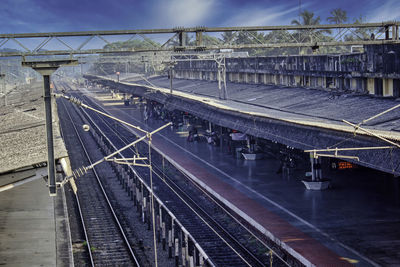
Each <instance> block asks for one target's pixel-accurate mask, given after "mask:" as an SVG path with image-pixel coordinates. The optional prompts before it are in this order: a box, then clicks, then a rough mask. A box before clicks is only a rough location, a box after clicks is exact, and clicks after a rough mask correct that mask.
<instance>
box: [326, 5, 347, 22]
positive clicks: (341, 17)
mask: <svg viewBox="0 0 400 267" xmlns="http://www.w3.org/2000/svg"><path fill="white" fill-rule="evenodd" d="M347 19H348V18H347V12H346V10H343V9H341V8H335V9H333V10H331V16H330V17H328V18H327V20H328V21H329V22H330V23H333V24H341V23H343V22H346V21H347Z"/></svg>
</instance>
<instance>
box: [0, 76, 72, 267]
mask: <svg viewBox="0 0 400 267" xmlns="http://www.w3.org/2000/svg"><path fill="white" fill-rule="evenodd" d="M42 91H43V90H42V84H41V83H36V84H30V85H24V86H21V87H19V88H17V89H16V90H15V92H14V93H13V94H11V95H10V96H9V97H8V98H7V101H5V98H4V97H3V98H2V99H1V100H2V101H4V102H1V103H0V186H4V185H8V184H11V183H15V182H18V181H23V180H24V179H29V180H34V179H36V180H34V181H31V182H27V183H25V184H23V185H20V186H17V187H14V188H11V189H9V190H7V191H3V192H0V265H6V266H73V257H72V246H71V240H70V233H69V225H68V214H67V211H66V206H65V201H64V195H63V192H62V191H61V190H59V191H58V195H57V196H56V197H50V196H49V189H48V187H47V186H46V181H44V180H43V179H42V178H41V177H43V176H46V175H47V168H46V162H47V150H46V132H45V118H44V117H45V115H44V103H43V98H42ZM53 120H54V121H55V123H54V124H53V127H54V128H53V132H54V137H55V141H54V149H55V157H56V159H61V158H65V157H67V156H68V154H67V150H66V148H65V146H64V142H63V140H62V139H61V136H60V131H59V128H58V116H57V111H56V105H55V101H53Z"/></svg>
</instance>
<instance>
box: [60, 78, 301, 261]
mask: <svg viewBox="0 0 400 267" xmlns="http://www.w3.org/2000/svg"><path fill="white" fill-rule="evenodd" d="M62 86H63V87H65V88H66V89H69V88H68V85H67V84H62ZM74 95H75V96H77V95H79V94H76V93H74ZM80 98H81V99H83V100H84V101H86V102H88V103H90V105H92V106H95V105H96V103H95V102H92V101H91V100H90V99H88V98H85V97H83V96H80ZM96 108H98V109H101V107H99V106H97V107H96ZM83 112H84V114H85V118H86V120H87V122H89V121H90V124H91V125H93V126H94V127H93V128H95V129H96V132H99V133H100V134H101V135H102V138H101V139H102V140H103V141H104V140H106V143H108V144H107V145H108V146H110V148H112V149H111V150H117V149H118V148H120V147H123V146H125V145H126V144H128V143H130V142H132V139H133V138H136V136H135V134H133V133H132V132H130V131H129V130H128V129H126V128H124V127H121V126H118V125H117V124H115V122H114V121H112V120H110V119H108V118H104V117H100V116H98V114H97V113H94V112H92V111H88V112H86V111H83ZM103 112H104V111H103ZM116 127H118V131H117V130H116V129H115V128H116ZM138 151H140V156H147V153H148V152H146V148H145V147H143V146H142V147H141V148H140V146H136V147H135V148H133V149H129V150H126V151H123V152H122V153H121V156H122V157H126V158H131V157H132V154H136V155H138V154H137V153H138ZM147 151H148V150H147ZM152 153H153V155H156V154H155V153H154V152H152ZM156 158H158V160H155V161H153V164H152V166H153V175H155V177H158V178H159V179H155V180H154V188H155V189H154V192H155V195H156V200H157V203H156V207H157V208H156V209H155V212H156V213H157V222H159V223H158V224H157V232H158V234H159V236H161V232H162V235H163V240H165V232H166V229H167V228H168V229H170V230H169V231H168V233H169V238H168V243H169V249H170V250H172V248H171V247H172V244H171V243H175V257H177V254H178V253H177V251H181V252H182V251H185V252H186V253H183V254H186V255H184V257H183V258H186V259H187V258H188V257H189V256H192V257H193V258H194V261H195V262H196V263H201V259H200V258H201V257H200V256H201V254H202V253H201V250H203V249H204V251H205V255H207V257H209V259H208V265H216V266H227V265H229V266H265V265H267V263H268V265H272V263H273V266H289V265H293V263H294V262H293V259H290V257H289V258H288V257H287V255H284V254H283V253H282V252H281V251H277V252H275V250H276V249H274V248H272V247H271V246H268V245H267V244H266V243H265V242H264V241H263V240H261V239H260V238H258V237H256V236H255V235H254V233H251V232H250V231H249V230H248V229H247V228H246V226H245V225H243V224H242V223H241V222H239V221H238V220H237V219H231V220H230V224H231V223H233V226H231V227H230V229H226V227H223V226H222V225H225V224H226V222H227V221H226V217H232V218H234V216H232V215H230V214H226V212H227V210H224V209H223V208H221V206H219V207H218V205H216V204H215V203H212V201H210V199H211V198H210V197H206V196H205V195H204V192H199V189H198V188H193V187H195V186H193V185H188V183H187V181H186V182H182V180H176V179H174V178H173V177H170V176H173V175H168V174H166V173H165V168H164V159H162V160H161V158H160V155H156ZM161 161H162V163H161ZM123 168H125V170H126V172H127V173H130V174H134V175H133V176H134V177H135V180H134V183H135V186H134V187H136V190H133V191H131V190H128V191H130V193H131V194H133V195H134V199H135V205H137V206H140V205H141V206H142V207H138V209H141V210H142V213H143V217H144V218H143V221H144V222H147V223H148V224H149V229H150V213H151V210H150V209H148V206H149V205H148V204H147V208H145V207H144V206H146V204H145V205H144V206H143V202H146V196H147V197H148V196H149V193H150V192H149V191H150V190H147V192H146V189H145V188H146V186H144V187H143V184H142V185H139V189H141V192H140V190H137V187H138V180H141V182H143V183H145V184H147V187H148V184H149V177H148V176H149V172H148V170H146V168H143V167H135V169H133V168H132V166H129V167H127V166H125V167H123ZM119 169H121V168H119ZM129 183H130V184H131V185H132V182H129V180H128V182H126V181H125V187H126V188H128V187H129V185H128V184H129ZM188 187H191V188H188ZM147 189H149V188H147ZM138 191H139V192H138ZM187 191H188V192H189V193H187ZM135 193H136V194H135ZM140 202H141V203H140ZM210 203H211V204H210ZM216 209H218V212H215V210H216ZM208 211H212V212H213V214H210V212H208ZM193 213H194V214H195V216H193ZM216 213H217V214H218V213H225V214H222V215H221V214H219V215H216ZM163 224H165V226H164V227H161V225H163ZM174 231H175V233H176V236H175V235H174ZM171 232H172V237H171ZM188 236H189V238H188ZM174 237H178V240H177V241H178V242H176V240H175V242H174V241H173V240H174ZM159 239H161V238H159ZM249 240H250V241H249ZM176 243H179V244H180V246H181V248H178V247H177V245H176ZM249 243H256V244H257V245H255V246H254V244H253V247H252V248H248V246H249ZM196 248H197V249H196ZM256 250H258V251H260V250H261V251H263V252H262V253H260V252H258V254H257V252H255V251H256ZM196 251H197V254H196ZM170 254H171V253H170ZM203 256H204V255H203ZM176 260H177V262H179V259H176ZM183 260H184V259H182V261H183Z"/></svg>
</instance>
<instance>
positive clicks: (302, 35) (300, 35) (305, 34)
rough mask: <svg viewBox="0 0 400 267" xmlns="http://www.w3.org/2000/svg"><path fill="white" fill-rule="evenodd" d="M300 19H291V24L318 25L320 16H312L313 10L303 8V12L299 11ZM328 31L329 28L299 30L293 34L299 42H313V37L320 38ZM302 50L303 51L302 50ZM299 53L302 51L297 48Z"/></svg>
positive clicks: (329, 32) (329, 31)
mask: <svg viewBox="0 0 400 267" xmlns="http://www.w3.org/2000/svg"><path fill="white" fill-rule="evenodd" d="M300 18H301V19H300V21H299V20H297V19H294V20H292V22H291V23H292V24H294V25H299V26H302V25H319V24H320V22H321V17H320V16H318V17H314V12H310V11H308V10H304V11H303V12H301V13H300ZM325 33H328V34H331V33H332V32H331V30H329V29H324V30H299V31H297V33H295V34H293V36H294V37H296V39H297V40H298V41H299V42H314V40H313V39H314V38H315V37H316V38H317V39H322V38H324V37H326V36H325V35H324V34H325ZM313 37H314V38H313ZM303 52H304V51H303ZM299 53H302V52H301V51H300V50H299Z"/></svg>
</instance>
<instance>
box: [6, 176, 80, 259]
mask: <svg viewBox="0 0 400 267" xmlns="http://www.w3.org/2000/svg"><path fill="white" fill-rule="evenodd" d="M62 198H63V196H62V194H58V196H57V197H56V198H53V197H50V196H49V193H48V189H47V187H46V186H45V182H44V181H43V180H36V181H33V182H30V183H26V184H24V185H21V186H19V187H17V188H14V189H11V190H8V191H5V192H1V193H0V265H5V266H73V262H72V254H71V246H70V245H69V244H70V242H71V241H70V238H69V236H70V234H69V229H68V228H69V227H68V222H67V219H66V218H67V215H66V213H64V205H63V199H62Z"/></svg>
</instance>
